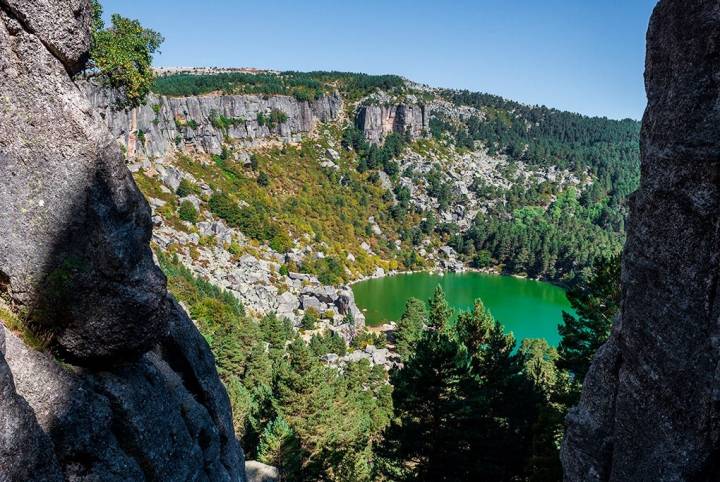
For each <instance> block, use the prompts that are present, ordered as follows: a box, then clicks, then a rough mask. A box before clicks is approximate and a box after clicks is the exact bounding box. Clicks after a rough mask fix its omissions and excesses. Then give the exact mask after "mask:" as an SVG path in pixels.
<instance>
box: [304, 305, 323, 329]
mask: <svg viewBox="0 0 720 482" xmlns="http://www.w3.org/2000/svg"><path fill="white" fill-rule="evenodd" d="M318 319H319V316H318V313H317V311H315V310H314V309H312V308H308V309H307V310H306V311H305V315H303V318H302V321H301V322H300V326H301V327H302V329H303V330H314V329H315V326H316V325H317V322H318Z"/></svg>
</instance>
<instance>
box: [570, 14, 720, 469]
mask: <svg viewBox="0 0 720 482" xmlns="http://www.w3.org/2000/svg"><path fill="white" fill-rule="evenodd" d="M647 42H648V48H647V62H646V74H645V76H646V87H647V94H648V108H647V111H646V113H645V118H644V121H643V130H642V179H641V186H640V189H639V190H638V192H637V193H636V194H635V195H634V198H633V200H632V206H631V215H630V221H629V231H628V240H627V245H626V247H625V253H624V256H623V271H622V307H621V315H620V318H619V320H618V321H617V322H616V323H615V326H614V328H613V332H612V335H611V337H610V340H609V341H608V342H607V344H606V345H605V346H604V347H603V348H602V349H601V350H600V351H599V353H598V354H597V356H596V358H595V361H594V362H593V365H592V368H591V370H590V373H589V374H588V376H587V379H586V381H585V386H584V389H583V394H582V400H581V402H580V405H579V406H578V407H577V408H575V409H574V410H572V411H571V413H570V415H569V417H568V423H569V427H568V429H567V434H566V437H565V441H564V444H563V451H562V460H563V464H564V468H565V479H566V480H567V481H572V482H577V481H600V480H603V481H604V480H612V481H632V480H648V481H650V480H652V481H670V480H672V481H680V480H688V481H689V480H692V481H706V480H707V481H709V480H718V479H719V478H720V465H719V464H718V460H719V459H718V450H719V449H720V424H719V422H718V421H719V420H720V410H719V408H720V406H719V405H718V401H719V400H720V379H719V377H720V346H719V345H718V340H720V327H719V325H718V319H719V318H720V303H718V273H719V272H720V266H719V264H720V216H719V214H720V169H718V164H719V163H720V142H719V141H718V139H720V107H719V106H720V101H719V100H720V99H719V96H720V90H719V89H718V78H719V77H720V14H719V13H718V2H717V1H714V0H713V1H710V0H690V1H680V0H662V1H661V2H660V3H659V4H658V5H657V7H656V9H655V12H654V14H653V17H652V20H651V23H650V29H649V32H648V36H647Z"/></svg>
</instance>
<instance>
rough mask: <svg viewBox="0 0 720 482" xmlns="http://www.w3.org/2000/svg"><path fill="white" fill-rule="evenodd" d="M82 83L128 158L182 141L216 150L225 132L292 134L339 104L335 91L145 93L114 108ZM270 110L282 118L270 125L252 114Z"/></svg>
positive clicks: (241, 136)
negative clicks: (306, 94) (133, 104)
mask: <svg viewBox="0 0 720 482" xmlns="http://www.w3.org/2000/svg"><path fill="white" fill-rule="evenodd" d="M82 88H83V90H84V91H85V92H86V94H87V96H88V98H89V99H90V102H91V104H92V105H93V106H94V107H95V108H96V109H98V110H99V111H100V112H101V115H102V117H103V118H104V119H105V122H107V124H108V126H109V127H110V131H111V132H112V133H113V135H114V136H115V138H116V139H117V140H118V141H119V142H120V143H121V144H122V145H124V146H126V147H127V148H128V154H129V156H130V157H131V158H133V157H136V156H145V157H155V158H159V157H164V156H165V155H166V154H167V153H169V152H172V151H173V150H175V149H176V148H186V147H187V148H191V149H194V150H196V151H198V152H203V153H208V154H219V153H220V152H221V150H222V146H223V143H224V142H225V139H226V137H229V138H232V139H236V140H242V141H246V142H250V143H252V142H253V141H256V140H259V139H264V138H268V137H272V136H275V137H279V138H281V139H283V140H285V141H292V140H297V139H298V138H299V137H298V136H299V135H300V134H304V133H308V132H310V131H312V130H313V128H314V127H315V125H316V124H317V123H318V122H327V121H331V120H334V119H336V118H337V117H338V116H339V115H340V111H341V110H342V99H341V98H340V96H339V95H338V94H337V93H334V94H332V95H326V96H323V97H321V98H320V99H318V100H314V101H312V102H300V101H298V100H296V99H295V98H294V97H289V96H283V95H277V96H270V97H263V96H258V95H204V96H189V97H165V96H157V95H150V96H149V97H148V99H147V103H146V104H145V105H143V106H140V107H138V108H136V109H132V110H126V109H123V110H118V109H116V108H115V102H114V98H113V96H112V93H111V92H109V91H108V90H105V89H101V88H98V87H97V86H95V85H93V84H89V83H83V84H82ZM273 111H277V112H281V113H282V114H284V115H285V116H286V117H287V119H286V120H285V121H284V122H278V123H277V124H276V125H271V124H268V123H264V122H260V121H259V120H258V115H260V116H266V117H269V116H271V115H272V112H273ZM138 133H142V134H140V135H139V134H138Z"/></svg>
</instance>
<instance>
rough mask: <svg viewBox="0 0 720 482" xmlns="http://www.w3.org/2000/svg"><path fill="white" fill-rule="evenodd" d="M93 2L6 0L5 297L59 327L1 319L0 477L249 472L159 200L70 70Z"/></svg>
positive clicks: (198, 476)
mask: <svg viewBox="0 0 720 482" xmlns="http://www.w3.org/2000/svg"><path fill="white" fill-rule="evenodd" d="M90 12H91V10H90V4H89V2H88V1H87V0H68V1H60V0H23V1H16V0H0V178H2V181H1V182H0V212H1V213H2V216H0V232H1V233H2V237H1V239H0V296H1V297H2V299H3V300H4V301H3V303H5V304H9V305H11V306H12V307H13V308H14V309H15V310H16V311H17V313H18V314H19V317H21V318H22V319H23V322H24V323H25V324H26V325H29V326H30V327H32V330H33V331H34V332H35V333H36V334H37V335H38V336H42V337H44V338H47V339H48V340H49V342H48V345H49V347H48V349H47V350H45V351H38V350H35V349H32V348H30V347H29V346H27V345H26V343H25V342H24V341H23V339H21V338H20V337H18V336H17V335H16V334H15V333H13V332H11V331H9V330H8V329H7V328H6V327H4V326H1V325H0V480H2V481H16V480H17V481H24V480H73V481H90V480H103V481H108V480H109V481H113V480H223V481H240V480H244V469H243V454H242V451H241V450H240V448H239V447H238V444H237V441H236V439H235V436H234V433H233V429H232V423H231V413H230V406H229V402H228V398H227V394H226V393H225V390H224V388H223V386H222V384H221V383H220V380H219V378H218V376H217V373H216V370H215V364H214V360H213V357H212V354H211V353H210V350H209V348H208V346H207V344H206V342H205V341H204V339H203V338H202V337H201V336H200V334H199V333H198V331H197V329H196V328H195V327H194V326H193V324H192V322H191V321H190V319H189V318H188V317H187V315H186V314H185V313H184V311H183V310H182V308H180V306H179V305H178V304H177V303H176V302H175V301H174V300H173V299H172V297H171V296H169V295H168V293H167V291H166V287H165V278H164V276H163V275H162V273H161V272H160V270H159V269H158V268H157V267H156V266H155V264H154V263H153V260H152V253H151V251H150V249H149V246H148V243H149V240H150V235H151V221H150V210H149V208H148V205H147V203H146V202H145V200H144V198H143V196H142V195H141V194H140V192H139V191H138V189H137V187H136V185H135V183H134V181H133V179H132V177H131V176H130V173H129V172H128V170H127V168H126V167H125V163H124V158H123V156H122V155H121V152H120V150H119V147H118V146H117V144H116V142H115V140H114V138H113V136H112V135H110V133H109V132H108V129H107V128H106V127H105V126H104V125H103V123H102V120H101V119H100V117H99V116H98V115H96V114H94V113H93V110H92V108H91V105H90V104H89V102H88V101H87V99H86V97H85V95H84V94H83V92H81V90H80V89H79V88H78V87H77V86H76V85H75V83H74V82H73V81H72V79H71V75H72V74H73V73H75V72H77V71H78V70H79V69H81V68H82V66H83V64H84V61H85V59H86V58H87V51H88V47H89V44H90V35H89V28H90V22H91V15H90ZM3 316H4V318H5V319H3V320H1V321H3V322H5V323H7V322H8V321H9V320H8V316H9V315H8V314H5V315H3ZM59 360H62V363H61V362H60V361H59Z"/></svg>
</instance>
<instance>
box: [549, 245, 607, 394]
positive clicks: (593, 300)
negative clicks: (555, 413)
mask: <svg viewBox="0 0 720 482" xmlns="http://www.w3.org/2000/svg"><path fill="white" fill-rule="evenodd" d="M568 299H569V300H570V304H571V305H572V307H573V310H575V313H576V314H575V315H573V314H570V313H567V312H563V320H564V323H563V324H561V325H560V326H559V327H558V331H559V332H560V335H561V336H562V340H561V341H560V345H559V346H558V353H559V355H560V359H559V360H558V367H560V368H562V369H566V370H569V371H570V372H571V373H572V374H573V375H574V376H575V379H576V380H577V382H578V383H579V384H581V383H582V381H583V380H584V379H585V375H586V374H587V371H588V369H589V368H590V363H591V362H592V357H593V355H595V352H596V351H597V350H598V348H600V346H601V345H602V344H603V343H605V341H606V340H607V338H608V336H610V329H611V328H612V323H613V320H614V318H615V316H616V315H617V313H618V311H619V309H620V256H613V257H611V258H609V259H606V260H602V261H599V262H598V263H596V265H595V270H594V273H593V275H592V276H591V278H590V281H589V282H588V284H587V286H582V287H579V288H577V289H573V290H570V292H568Z"/></svg>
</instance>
